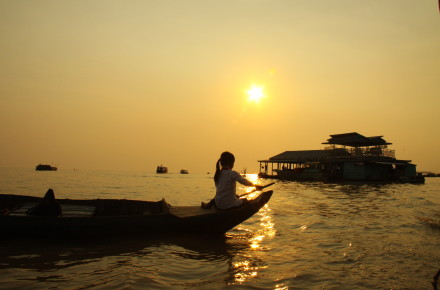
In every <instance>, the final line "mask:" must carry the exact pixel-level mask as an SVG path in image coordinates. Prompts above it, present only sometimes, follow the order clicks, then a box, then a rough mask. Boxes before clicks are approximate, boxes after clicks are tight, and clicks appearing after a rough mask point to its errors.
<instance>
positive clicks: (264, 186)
mask: <svg viewBox="0 0 440 290" xmlns="http://www.w3.org/2000/svg"><path fill="white" fill-rule="evenodd" d="M274 184H275V182H271V183H269V184H266V185H263V186H262V187H260V189H259V190H262V189H263V188H266V187H268V186H271V185H274ZM255 191H257V189H256V188H255V189H254V190H252V191H249V192H247V193H244V194H241V195H239V196H238V197H243V196H246V195H248V194H251V193H253V192H255Z"/></svg>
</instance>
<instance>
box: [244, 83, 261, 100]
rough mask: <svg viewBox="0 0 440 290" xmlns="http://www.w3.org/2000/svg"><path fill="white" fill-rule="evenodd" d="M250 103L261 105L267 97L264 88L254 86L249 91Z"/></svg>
mask: <svg viewBox="0 0 440 290" xmlns="http://www.w3.org/2000/svg"><path fill="white" fill-rule="evenodd" d="M247 94H248V101H249V102H255V103H259V102H260V101H261V99H262V98H264V97H265V95H264V90H263V87H262V86H257V85H252V86H251V88H250V89H249V90H247Z"/></svg>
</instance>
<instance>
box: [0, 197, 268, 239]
mask: <svg viewBox="0 0 440 290" xmlns="http://www.w3.org/2000/svg"><path fill="white" fill-rule="evenodd" d="M271 196H272V191H267V192H263V193H262V194H260V195H259V196H258V197H257V198H255V199H254V200H251V201H250V202H249V203H248V204H246V205H244V206H242V207H238V208H234V209H230V210H217V209H214V208H212V209H208V210H204V209H201V208H200V206H189V207H177V206H176V207H172V206H171V207H170V208H169V209H168V210H167V211H164V212H162V213H157V214H134V215H133V214H122V215H105V216H99V215H98V216H96V215H93V216H63V217H37V216H26V215H23V214H22V215H13V214H8V215H0V228H1V229H2V236H4V237H12V238H16V237H55V238H79V239H84V238H93V237H105V236H117V237H128V236H144V237H149V236H153V235H156V234H159V233H164V234H165V233H167V234H188V233H198V234H224V233H226V232H227V231H228V230H230V229H232V228H233V227H235V226H237V225H239V224H240V223H242V222H243V221H245V220H247V219H248V218H250V217H251V216H253V215H254V214H255V213H256V212H258V211H259V209H260V208H261V207H263V206H264V205H265V204H266V203H267V202H268V201H269V199H270V198H271ZM34 199H35V198H34ZM62 201H63V200H59V202H60V204H61V205H62V207H63V208H66V206H64V205H63V204H64V203H63V202H62ZM112 201H114V202H115V203H116V201H118V200H112ZM123 201H124V200H121V202H123ZM88 202H89V203H88V204H86V205H85V206H88V207H90V206H91V205H92V204H93V201H88ZM132 202H134V203H135V204H137V205H136V206H137V207H139V204H142V201H132ZM77 203H78V204H77V205H76V207H78V206H80V204H81V203H80V202H77ZM149 203H150V204H153V203H151V202H149ZM3 208H4V207H3ZM95 212H96V210H95Z"/></svg>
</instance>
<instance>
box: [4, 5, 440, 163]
mask: <svg viewBox="0 0 440 290" xmlns="http://www.w3.org/2000/svg"><path fill="white" fill-rule="evenodd" d="M0 39H1V45H0V140H1V142H0V156H1V158H0V167H24V168H32V169H33V168H34V166H35V165H36V164H38V163H40V162H41V163H49V164H55V165H58V167H59V169H60V170H72V169H73V168H77V169H136V170H145V171H154V170H155V168H156V166H157V165H159V164H164V165H167V166H168V167H169V169H170V171H171V172H177V171H179V170H180V169H182V168H185V169H188V170H189V171H190V172H206V171H211V172H212V171H214V166H215V162H216V160H217V159H218V157H219V155H220V153H221V152H222V151H225V150H228V151H231V152H233V153H234V154H235V155H236V159H237V162H236V169H237V170H242V169H243V167H247V168H248V171H253V170H257V168H258V163H257V160H259V159H266V158H269V157H271V156H273V155H276V154H278V153H281V152H283V151H286V150H308V149H322V148H323V147H324V145H322V144H321V143H322V142H324V141H326V139H328V138H329V135H330V134H339V133H348V132H358V133H360V134H363V135H365V136H378V135H383V136H384V139H385V140H387V141H389V142H391V143H393V145H391V146H390V149H395V150H396V157H397V158H399V159H405V160H412V161H413V163H415V164H417V165H418V170H431V171H436V172H440V153H439V152H440V150H439V144H440V134H439V133H440V129H439V124H440V117H439V109H440V94H439V91H440V13H439V8H438V3H437V1H434V0H418V1H414V0H388V1H353V0H315V1H309V0H284V1H281V0H227V1H225V0H216V1H211V0H185V1H181V0H161V1H150V0H118V1H115V0H99V1H96V0H89V1H76V0H65V1H63V0H61V1H60V0H35V1H25V0H0ZM252 85H254V86H256V87H257V88H261V89H262V90H263V93H264V97H263V98H261V100H259V101H258V100H256V101H249V96H248V91H249V90H251V87H252Z"/></svg>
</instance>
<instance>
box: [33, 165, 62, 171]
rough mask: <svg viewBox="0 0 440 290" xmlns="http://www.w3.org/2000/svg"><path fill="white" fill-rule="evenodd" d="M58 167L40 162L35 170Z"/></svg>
mask: <svg viewBox="0 0 440 290" xmlns="http://www.w3.org/2000/svg"><path fill="white" fill-rule="evenodd" d="M57 169H58V168H56V167H55V166H52V165H48V164H38V165H37V166H35V170H38V171H56V170H57Z"/></svg>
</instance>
